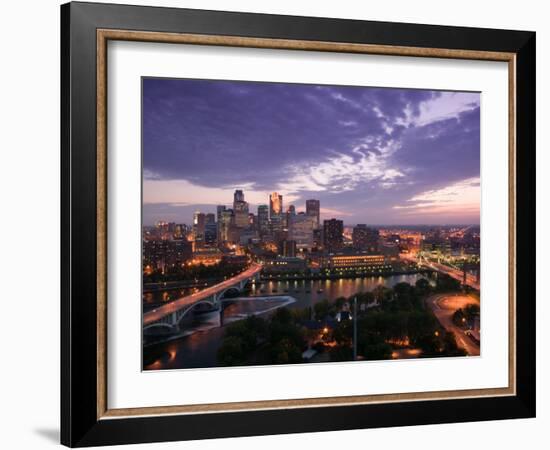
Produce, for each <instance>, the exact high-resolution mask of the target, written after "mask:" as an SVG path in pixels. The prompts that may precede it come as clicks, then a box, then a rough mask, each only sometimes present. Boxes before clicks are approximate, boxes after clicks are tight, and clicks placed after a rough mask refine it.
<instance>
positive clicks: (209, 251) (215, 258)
mask: <svg viewBox="0 0 550 450" xmlns="http://www.w3.org/2000/svg"><path fill="white" fill-rule="evenodd" d="M222 256H223V254H222V252H221V251H220V250H218V249H217V248H215V247H211V248H201V249H198V250H195V251H193V259H192V260H191V264H203V265H205V266H211V265H213V264H218V263H219V262H220V261H221V260H222Z"/></svg>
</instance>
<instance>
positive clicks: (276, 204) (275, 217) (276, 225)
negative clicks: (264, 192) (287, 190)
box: [269, 192, 284, 233]
mask: <svg viewBox="0 0 550 450" xmlns="http://www.w3.org/2000/svg"><path fill="white" fill-rule="evenodd" d="M283 219H284V218H283V196H282V195H279V194H277V192H273V193H271V195H270V196H269V220H270V222H271V229H272V230H273V232H274V233H277V232H280V231H282V230H283Z"/></svg>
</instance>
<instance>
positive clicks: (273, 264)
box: [264, 257, 306, 274]
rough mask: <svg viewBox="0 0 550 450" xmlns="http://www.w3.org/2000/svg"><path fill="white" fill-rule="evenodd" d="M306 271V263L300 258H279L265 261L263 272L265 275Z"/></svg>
mask: <svg viewBox="0 0 550 450" xmlns="http://www.w3.org/2000/svg"><path fill="white" fill-rule="evenodd" d="M304 270H306V261H305V260H304V259H302V258H290V257H279V258H275V259H272V260H269V261H266V263H265V265H264V271H265V272H266V273H267V274H276V273H288V272H294V273H299V272H303V271H304Z"/></svg>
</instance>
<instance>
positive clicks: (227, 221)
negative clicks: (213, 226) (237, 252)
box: [218, 209, 233, 242]
mask: <svg viewBox="0 0 550 450" xmlns="http://www.w3.org/2000/svg"><path fill="white" fill-rule="evenodd" d="M232 226H233V210H232V209H225V210H223V211H222V212H221V217H220V221H219V222H218V228H219V234H220V238H219V240H220V242H229V241H230V232H231V227H232Z"/></svg>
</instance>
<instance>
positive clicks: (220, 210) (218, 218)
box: [216, 205, 225, 242]
mask: <svg viewBox="0 0 550 450" xmlns="http://www.w3.org/2000/svg"><path fill="white" fill-rule="evenodd" d="M224 211H225V205H218V206H216V222H217V227H216V228H217V239H218V242H222V241H223V239H222V236H221V232H222V227H221V222H222V213H223V212H224Z"/></svg>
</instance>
